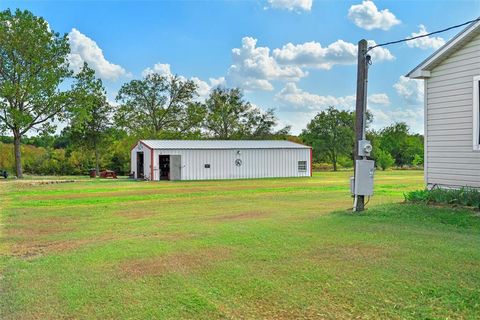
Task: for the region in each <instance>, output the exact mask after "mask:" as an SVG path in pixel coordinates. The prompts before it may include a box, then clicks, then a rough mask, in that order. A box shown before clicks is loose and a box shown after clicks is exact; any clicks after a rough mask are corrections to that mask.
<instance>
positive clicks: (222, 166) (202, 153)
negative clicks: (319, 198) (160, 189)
mask: <svg viewBox="0 0 480 320" xmlns="http://www.w3.org/2000/svg"><path fill="white" fill-rule="evenodd" d="M130 156H131V172H132V173H133V174H134V177H135V178H137V179H139V178H145V179H148V180H209V179H242V178H266V177H309V176H311V174H312V150H311V148H310V147H308V146H304V145H301V144H298V143H294V142H290V141H281V140H262V141H260V140H258V141H257V140H140V141H138V142H137V144H136V145H135V146H134V147H133V148H132V149H131V153H130Z"/></svg>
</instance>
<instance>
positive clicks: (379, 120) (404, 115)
mask: <svg viewBox="0 0 480 320" xmlns="http://www.w3.org/2000/svg"><path fill="white" fill-rule="evenodd" d="M369 110H370V111H371V112H372V114H373V123H372V127H373V129H376V130H378V129H382V128H384V127H386V126H388V125H391V124H393V123H395V122H405V123H406V124H408V126H409V127H410V128H411V129H412V131H413V132H417V133H423V132H424V122H423V117H424V114H423V110H422V109H418V108H398V109H392V110H389V109H380V108H376V107H371V108H369Z"/></svg>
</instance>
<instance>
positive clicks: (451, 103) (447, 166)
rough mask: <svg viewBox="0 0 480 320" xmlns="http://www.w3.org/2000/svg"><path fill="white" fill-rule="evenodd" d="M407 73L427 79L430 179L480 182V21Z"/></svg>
mask: <svg viewBox="0 0 480 320" xmlns="http://www.w3.org/2000/svg"><path fill="white" fill-rule="evenodd" d="M407 77H410V78H412V79H424V85H425V180H426V183H427V185H428V186H429V187H433V186H435V185H438V186H446V187H462V186H468V187H480V129H479V127H480V120H479V119H480V118H479V113H480V105H479V100H480V97H479V95H480V93H479V92H480V21H476V22H473V23H472V24H470V25H469V26H468V27H467V28H465V29H464V30H463V31H462V32H460V33H459V34H457V35H456V36H455V37H454V38H453V39H452V40H450V41H449V42H448V43H446V44H445V45H444V46H443V47H441V48H440V49H439V50H437V51H436V52H435V53H434V54H433V55H431V56H430V57H428V58H427V59H426V60H425V61H423V62H422V63H421V64H420V65H418V66H417V67H416V68H415V69H413V70H412V71H411V72H410V73H408V75H407Z"/></svg>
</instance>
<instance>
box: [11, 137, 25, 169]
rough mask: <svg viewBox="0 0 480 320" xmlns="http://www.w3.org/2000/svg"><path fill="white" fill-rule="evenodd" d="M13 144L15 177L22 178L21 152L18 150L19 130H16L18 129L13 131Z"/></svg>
mask: <svg viewBox="0 0 480 320" xmlns="http://www.w3.org/2000/svg"><path fill="white" fill-rule="evenodd" d="M13 145H14V153H15V172H16V174H17V178H23V171H22V152H21V150H20V132H18V130H14V131H13Z"/></svg>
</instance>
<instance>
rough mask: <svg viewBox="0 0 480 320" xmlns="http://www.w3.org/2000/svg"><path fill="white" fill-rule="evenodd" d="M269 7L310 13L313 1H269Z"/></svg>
mask: <svg viewBox="0 0 480 320" xmlns="http://www.w3.org/2000/svg"><path fill="white" fill-rule="evenodd" d="M267 3H268V7H269V8H273V9H283V10H288V11H297V12H299V11H310V10H312V3H313V0H268V1H267Z"/></svg>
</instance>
